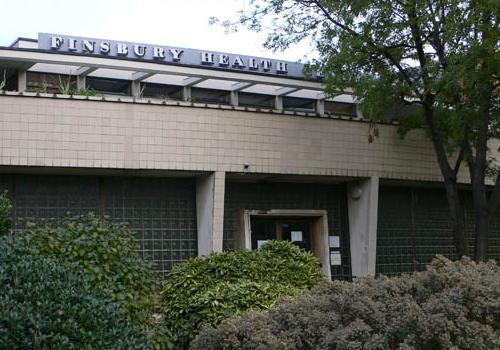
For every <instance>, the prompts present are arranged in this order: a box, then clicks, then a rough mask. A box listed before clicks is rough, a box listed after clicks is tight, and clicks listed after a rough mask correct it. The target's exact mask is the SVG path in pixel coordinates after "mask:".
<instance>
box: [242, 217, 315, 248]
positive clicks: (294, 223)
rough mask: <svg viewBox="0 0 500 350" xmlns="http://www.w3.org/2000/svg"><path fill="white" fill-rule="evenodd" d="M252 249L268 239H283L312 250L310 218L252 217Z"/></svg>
mask: <svg viewBox="0 0 500 350" xmlns="http://www.w3.org/2000/svg"><path fill="white" fill-rule="evenodd" d="M250 220H251V222H250V226H251V236H252V250H253V249H257V248H259V247H260V246H261V245H262V244H264V243H265V242H267V241H268V240H272V239H274V240H279V241H281V240H283V241H289V242H293V243H294V244H296V245H297V246H298V247H300V248H303V249H305V250H308V251H311V224H312V220H311V219H310V218H302V219H300V218H295V219H294V218H263V217H254V218H251V219H250Z"/></svg>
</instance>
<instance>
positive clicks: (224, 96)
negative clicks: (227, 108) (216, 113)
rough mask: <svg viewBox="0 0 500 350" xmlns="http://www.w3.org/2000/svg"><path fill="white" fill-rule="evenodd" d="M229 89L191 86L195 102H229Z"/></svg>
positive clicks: (192, 98)
mask: <svg viewBox="0 0 500 350" xmlns="http://www.w3.org/2000/svg"><path fill="white" fill-rule="evenodd" d="M229 95H230V92H229V91H225V90H214V89H202V88H191V100H192V101H193V102H203V103H216V104H229Z"/></svg>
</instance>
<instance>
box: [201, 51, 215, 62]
mask: <svg viewBox="0 0 500 350" xmlns="http://www.w3.org/2000/svg"><path fill="white" fill-rule="evenodd" d="M201 63H203V64H213V63H214V54H213V53H211V52H206V51H203V52H201Z"/></svg>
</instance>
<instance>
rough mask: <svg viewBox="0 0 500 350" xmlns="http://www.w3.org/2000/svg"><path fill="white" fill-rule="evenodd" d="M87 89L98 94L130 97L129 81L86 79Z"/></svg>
mask: <svg viewBox="0 0 500 350" xmlns="http://www.w3.org/2000/svg"><path fill="white" fill-rule="evenodd" d="M86 80H87V85H86V87H87V89H94V90H96V91H97V92H98V93H101V94H107V95H123V96H126V95H130V81H128V80H120V79H107V78H96V77H87V79H86Z"/></svg>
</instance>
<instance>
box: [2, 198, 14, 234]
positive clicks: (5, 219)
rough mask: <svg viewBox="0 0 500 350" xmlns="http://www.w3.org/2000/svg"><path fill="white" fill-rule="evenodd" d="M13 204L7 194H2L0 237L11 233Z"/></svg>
mask: <svg viewBox="0 0 500 350" xmlns="http://www.w3.org/2000/svg"><path fill="white" fill-rule="evenodd" d="M11 210H12V204H11V203H10V200H9V198H7V192H1V193H0V236H2V235H6V234H7V233H9V231H10V229H11V227H12V216H11Z"/></svg>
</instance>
